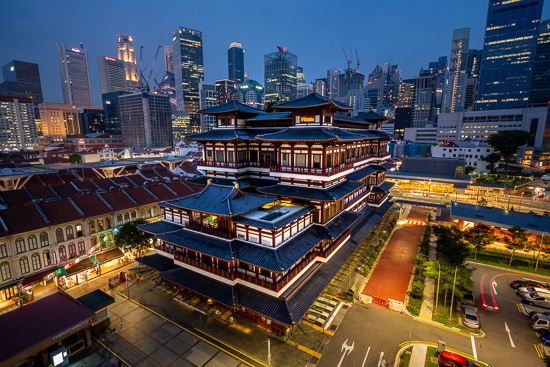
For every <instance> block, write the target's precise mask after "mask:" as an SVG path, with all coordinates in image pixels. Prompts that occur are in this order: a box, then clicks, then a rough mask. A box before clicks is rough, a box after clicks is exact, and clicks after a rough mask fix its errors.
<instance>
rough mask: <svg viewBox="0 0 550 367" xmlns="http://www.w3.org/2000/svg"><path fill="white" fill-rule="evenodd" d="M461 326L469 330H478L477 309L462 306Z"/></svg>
mask: <svg viewBox="0 0 550 367" xmlns="http://www.w3.org/2000/svg"><path fill="white" fill-rule="evenodd" d="M462 324H464V326H466V327H469V328H471V329H479V328H480V326H481V325H480V322H479V315H478V314H477V308H475V307H474V306H469V305H464V306H462Z"/></svg>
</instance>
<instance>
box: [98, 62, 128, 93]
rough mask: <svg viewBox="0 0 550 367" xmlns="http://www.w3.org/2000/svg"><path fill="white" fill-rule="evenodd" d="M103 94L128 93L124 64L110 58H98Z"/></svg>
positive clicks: (100, 85) (100, 86)
mask: <svg viewBox="0 0 550 367" xmlns="http://www.w3.org/2000/svg"><path fill="white" fill-rule="evenodd" d="M97 70H98V72H99V88H100V89H101V94H104V93H109V92H119V91H126V72H125V68H124V62H123V61H122V60H117V59H115V58H112V57H108V56H101V55H98V56H97Z"/></svg>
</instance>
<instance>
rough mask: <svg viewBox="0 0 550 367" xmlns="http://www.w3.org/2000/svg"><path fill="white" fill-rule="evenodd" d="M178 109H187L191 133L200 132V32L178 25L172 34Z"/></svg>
mask: <svg viewBox="0 0 550 367" xmlns="http://www.w3.org/2000/svg"><path fill="white" fill-rule="evenodd" d="M172 41H173V43H174V44H173V46H174V76H175V79H176V102H177V109H178V111H187V112H188V113H189V119H190V124H191V133H198V132H200V128H201V125H200V116H199V113H198V111H199V108H200V101H199V83H200V81H201V80H204V63H203V53H202V32H201V31H197V30H194V29H189V28H184V27H178V28H176V30H175V31H174V32H173V34H172Z"/></svg>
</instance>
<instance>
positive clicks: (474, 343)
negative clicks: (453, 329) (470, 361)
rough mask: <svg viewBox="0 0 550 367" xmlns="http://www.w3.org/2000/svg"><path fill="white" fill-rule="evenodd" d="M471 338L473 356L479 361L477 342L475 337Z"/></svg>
mask: <svg viewBox="0 0 550 367" xmlns="http://www.w3.org/2000/svg"><path fill="white" fill-rule="evenodd" d="M470 338H471V340H472V350H473V353H472V355H473V356H474V359H475V360H476V361H477V350H476V340H475V339H474V336H473V335H470Z"/></svg>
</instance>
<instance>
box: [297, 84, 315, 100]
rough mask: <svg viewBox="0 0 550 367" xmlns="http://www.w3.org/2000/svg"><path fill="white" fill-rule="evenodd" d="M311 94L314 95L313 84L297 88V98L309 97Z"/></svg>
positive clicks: (301, 85)
mask: <svg viewBox="0 0 550 367" xmlns="http://www.w3.org/2000/svg"><path fill="white" fill-rule="evenodd" d="M311 93H313V84H312V83H301V84H298V85H297V86H296V98H302V97H305V96H309V95H310V94H311Z"/></svg>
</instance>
